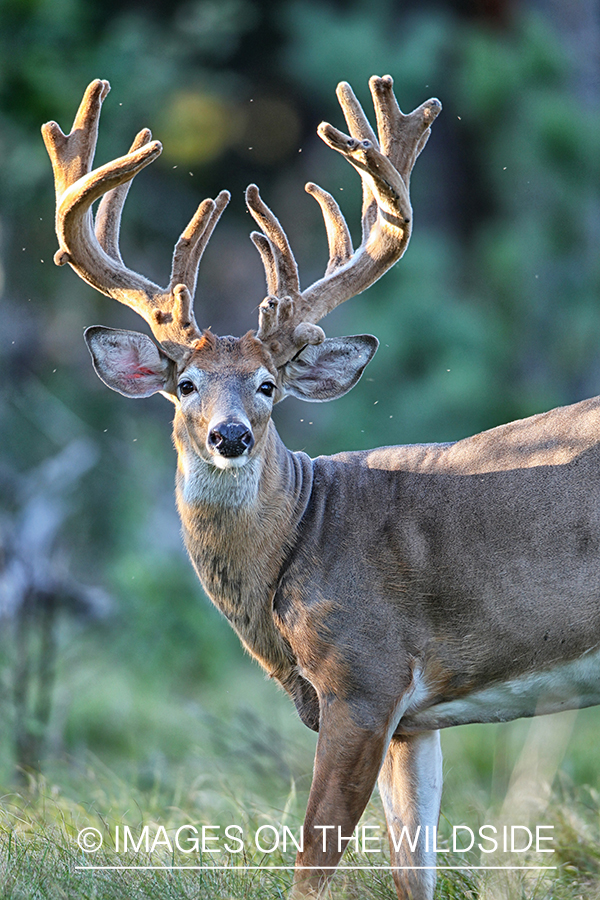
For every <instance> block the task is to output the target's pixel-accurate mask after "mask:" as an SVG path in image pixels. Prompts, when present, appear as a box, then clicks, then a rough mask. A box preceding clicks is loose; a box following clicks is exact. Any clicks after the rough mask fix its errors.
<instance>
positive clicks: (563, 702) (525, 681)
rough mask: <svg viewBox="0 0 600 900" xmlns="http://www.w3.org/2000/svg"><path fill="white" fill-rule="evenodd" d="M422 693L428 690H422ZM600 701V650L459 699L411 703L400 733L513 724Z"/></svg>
mask: <svg viewBox="0 0 600 900" xmlns="http://www.w3.org/2000/svg"><path fill="white" fill-rule="evenodd" d="M421 696H422V694H421ZM597 705H600V650H598V649H596V648H593V649H592V650H588V651H587V653H585V654H584V655H583V656H581V657H579V659H577V660H571V661H570V662H566V663H560V664H557V665H555V666H553V667H552V668H550V669H545V670H544V671H540V672H535V673H528V674H526V675H521V676H519V677H518V678H511V679H507V680H506V681H503V682H495V683H494V684H492V685H490V686H489V687H486V688H480V689H478V690H475V691H473V692H472V693H470V694H466V695H463V696H461V697H458V698H457V699H456V700H445V701H443V702H441V703H436V704H434V705H427V701H425V702H423V701H421V703H420V704H419V705H418V706H417V705H412V704H409V707H408V709H407V710H406V712H405V714H404V716H403V717H402V719H401V721H400V724H399V726H398V728H397V733H402V732H404V733H408V734H412V733H415V732H418V731H426V730H431V729H435V728H449V727H450V726H452V725H467V724H470V723H473V722H507V721H509V720H511V719H519V718H521V717H523V716H539V715H546V714H547V713H555V712H561V711H562V710H564V709H575V708H578V707H584V706H597Z"/></svg>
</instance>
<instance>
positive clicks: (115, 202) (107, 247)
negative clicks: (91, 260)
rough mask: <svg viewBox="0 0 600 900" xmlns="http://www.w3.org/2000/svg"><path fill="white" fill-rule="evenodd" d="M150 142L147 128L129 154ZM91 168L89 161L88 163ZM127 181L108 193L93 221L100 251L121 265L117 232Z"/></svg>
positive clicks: (139, 135) (140, 134) (129, 185)
mask: <svg viewBox="0 0 600 900" xmlns="http://www.w3.org/2000/svg"><path fill="white" fill-rule="evenodd" d="M151 140H152V132H151V131H150V129H149V128H144V129H143V130H142V131H140V132H139V134H137V135H136V137H135V140H134V142H133V144H132V145H131V147H130V148H129V153H133V152H134V151H135V150H139V149H140V148H141V147H143V146H145V145H146V144H149V143H150V141H151ZM90 167H91V161H90ZM132 180H133V179H131V178H130V179H129V181H126V182H125V184H121V185H119V187H116V188H113V189H112V191H108V192H107V193H106V194H104V196H103V197H102V199H101V200H100V204H99V206H98V211H97V212H96V218H95V221H94V231H95V232H96V237H97V238H98V242H99V244H100V246H101V247H102V249H103V250H104V251H105V252H106V253H107V254H108V255H109V256H111V257H112V258H113V259H115V260H116V261H117V262H119V263H122V262H123V259H122V257H121V251H120V249H119V231H120V229H121V215H122V213H123V207H124V205H125V200H126V199H127V194H128V193H129V188H130V187H131V182H132Z"/></svg>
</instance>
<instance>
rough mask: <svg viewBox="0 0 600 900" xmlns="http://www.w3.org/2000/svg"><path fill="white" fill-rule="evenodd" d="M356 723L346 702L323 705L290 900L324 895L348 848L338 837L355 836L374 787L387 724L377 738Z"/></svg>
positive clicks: (375, 732)
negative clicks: (301, 850)
mask: <svg viewBox="0 0 600 900" xmlns="http://www.w3.org/2000/svg"><path fill="white" fill-rule="evenodd" d="M320 699H321V698H320ZM355 719H356V717H353V716H352V713H351V710H350V708H349V705H348V704H346V703H344V702H343V701H341V700H338V699H325V700H322V699H321V720H320V727H319V739H318V742H317V752H316V754H315V765H314V772H313V781H312V786H311V789H310V796H309V798H308V806H307V810H306V818H305V820H304V850H303V852H302V853H298V855H297V857H296V872H295V875H294V887H293V889H292V894H291V898H292V900H300V898H305V897H317V896H318V895H319V894H320V892H321V891H322V889H323V888H324V886H325V884H326V882H327V881H328V880H329V878H331V876H332V875H333V871H332V868H331V867H334V866H337V864H338V862H339V860H340V857H341V856H342V853H343V851H344V848H345V846H346V844H347V841H343V840H342V841H341V846H340V843H339V837H340V836H341V837H342V838H350V837H351V836H352V833H353V831H354V829H355V828H356V825H357V824H358V820H359V819H360V817H361V815H362V813H363V811H364V809H365V806H366V805H367V803H368V801H369V798H370V796H371V793H372V792H373V788H374V787H375V782H376V780H377V774H378V772H379V769H380V767H381V761H382V759H383V755H384V753H385V747H386V742H387V740H388V735H387V727H386V726H387V722H382V729H381V732H380V733H379V732H377V731H374V730H373V729H371V728H365V727H360V725H357V723H356V721H355ZM323 826H333V827H325V828H324V827H323ZM338 829H339V831H338ZM303 867H304V868H303ZM309 867H315V868H309Z"/></svg>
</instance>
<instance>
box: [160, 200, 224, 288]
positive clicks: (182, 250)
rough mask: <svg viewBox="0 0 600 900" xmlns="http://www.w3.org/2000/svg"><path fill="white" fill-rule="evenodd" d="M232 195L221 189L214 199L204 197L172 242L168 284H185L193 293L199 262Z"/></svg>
mask: <svg viewBox="0 0 600 900" xmlns="http://www.w3.org/2000/svg"><path fill="white" fill-rule="evenodd" d="M230 199H231V194H230V193H229V191H221V193H220V194H219V195H218V196H217V198H216V200H210V199H207V200H203V201H202V203H201V204H200V206H199V207H198V209H197V210H196V213H195V214H194V216H193V218H192V219H191V221H190V223H189V225H188V226H187V228H186V229H185V231H184V232H183V233H182V235H181V237H180V238H179V240H178V241H177V244H176V245H175V253H174V255H173V266H172V269H171V280H170V282H169V288H170V289H171V290H172V289H173V288H174V287H175V285H177V284H184V285H185V286H186V287H187V289H188V290H189V292H190V294H191V295H192V297H193V296H194V294H195V292H196V281H197V279H198V266H199V265H200V261H201V259H202V254H203V253H204V251H205V249H206V245H207V244H208V242H209V240H210V237H211V235H212V233H213V231H214V229H215V226H216V224H217V222H218V221H219V219H220V218H221V215H222V214H223V211H224V209H225V207H226V206H227V204H228V203H229V201H230Z"/></svg>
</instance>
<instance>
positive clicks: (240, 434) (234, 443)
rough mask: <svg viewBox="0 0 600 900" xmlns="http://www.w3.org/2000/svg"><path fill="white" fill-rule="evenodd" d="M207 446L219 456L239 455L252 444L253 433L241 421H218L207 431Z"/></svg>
mask: <svg viewBox="0 0 600 900" xmlns="http://www.w3.org/2000/svg"><path fill="white" fill-rule="evenodd" d="M208 446H209V447H210V448H211V449H212V450H216V451H217V453H218V454H219V455H220V456H226V457H228V458H229V457H234V456H241V455H242V453H244V452H245V451H246V450H248V451H250V450H251V449H252V447H253V446H254V435H253V434H252V432H251V431H250V429H249V428H248V426H247V425H244V424H243V423H242V422H219V424H218V425H215V427H214V428H211V430H210V431H209V433H208Z"/></svg>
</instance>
